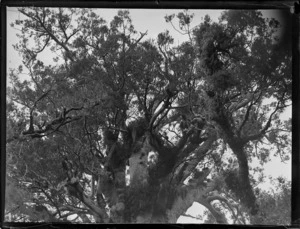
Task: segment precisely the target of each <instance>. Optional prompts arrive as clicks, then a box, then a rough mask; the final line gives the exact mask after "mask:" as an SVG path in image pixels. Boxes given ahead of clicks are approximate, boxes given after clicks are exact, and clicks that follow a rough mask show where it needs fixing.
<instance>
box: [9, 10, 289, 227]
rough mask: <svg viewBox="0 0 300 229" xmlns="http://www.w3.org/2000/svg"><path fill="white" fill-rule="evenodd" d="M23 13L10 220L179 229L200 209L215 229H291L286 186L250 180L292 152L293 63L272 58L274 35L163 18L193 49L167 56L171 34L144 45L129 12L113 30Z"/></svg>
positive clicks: (239, 14)
mask: <svg viewBox="0 0 300 229" xmlns="http://www.w3.org/2000/svg"><path fill="white" fill-rule="evenodd" d="M19 11H20V13H22V14H23V15H24V17H26V19H24V20H16V22H15V23H14V24H13V25H12V26H14V27H17V28H19V29H20V30H21V33H20V34H19V39H20V42H19V43H18V44H16V45H15V46H14V48H15V49H16V50H18V51H19V53H20V55H22V57H23V65H21V66H20V67H19V68H18V69H12V70H11V71H10V83H11V86H10V87H9V88H8V96H7V145H6V149H7V195H6V198H7V205H6V209H7V217H8V220H12V221H22V220H25V221H38V220H45V221H67V220H72V221H74V222H85V223H86V222H98V223H100V222H105V223H108V222H114V223H119V222H126V223H134V222H146V223H149V222H154V223H155V222H170V223H174V222H176V220H177V219H178V217H179V216H180V215H182V214H184V213H185V212H186V210H187V209H188V208H189V207H190V206H191V205H192V204H193V202H194V201H196V202H198V203H200V204H202V205H203V206H205V207H206V208H207V210H208V215H209V216H210V217H212V218H211V220H212V222H216V223H228V222H229V220H230V219H233V222H234V223H257V224H264V223H269V222H270V221H271V220H269V221H268V220H266V219H267V218H268V217H269V219H271V218H272V219H273V218H274V219H275V218H276V220H277V221H276V222H274V223H287V222H288V221H289V211H285V212H282V211H280V206H282V205H283V203H282V202H284V201H288V200H289V186H288V185H285V186H284V187H285V188H283V189H282V190H280V191H278V193H279V194H277V198H274V197H272V196H271V195H269V194H267V193H264V192H259V189H257V188H254V187H255V186H257V185H258V184H259V183H261V182H263V179H258V180H257V179H254V176H253V174H254V173H261V172H262V171H261V170H259V168H260V167H259V166H258V167H252V168H250V166H249V164H250V163H251V161H252V160H259V161H260V164H261V165H263V164H264V163H266V162H267V161H268V160H269V158H270V156H278V157H280V158H281V159H282V160H283V161H286V160H289V155H290V152H291V142H290V141H291V136H290V134H291V127H290V123H291V122H290V120H284V121H282V120H280V118H279V115H280V114H281V113H282V112H283V111H284V110H285V108H286V107H288V106H290V105H291V85H292V77H291V54H290V50H288V49H279V48H278V43H277V41H278V38H276V34H277V35H278V33H276V31H278V30H279V28H280V24H279V22H278V21H276V20H275V19H265V18H263V17H262V14H261V13H260V12H259V11H255V10H249V11H247V10H241V11H234V10H232V11H231V10H229V11H224V12H223V13H222V15H221V17H220V19H219V22H218V23H215V22H213V21H211V20H210V18H209V16H205V18H204V20H203V21H202V22H201V23H200V22H199V25H198V26H196V27H194V28H191V22H192V20H193V15H191V14H189V13H188V11H184V12H180V13H178V14H177V15H168V16H166V17H165V20H166V21H167V22H168V23H171V24H172V25H174V21H175V20H178V21H179V28H176V27H175V26H174V28H175V29H177V30H178V31H179V32H181V33H183V34H186V35H187V36H188V37H189V40H188V41H187V42H184V43H182V44H180V45H177V46H176V45H174V44H173V38H172V37H171V36H170V34H169V32H168V31H164V32H162V33H160V34H159V35H158V37H157V38H156V39H155V40H154V39H148V40H146V35H147V32H145V31H143V32H137V31H136V30H135V29H134V26H133V23H132V21H131V18H130V14H129V11H119V12H118V14H117V15H116V16H115V17H114V18H113V20H112V21H111V22H110V23H107V22H106V21H105V20H104V19H103V18H101V13H100V15H99V14H98V11H95V10H87V9H80V10H79V9H71V8H70V9H62V8H60V9H55V8H53V9H49V8H20V9H19ZM44 53H45V54H46V55H49V58H53V62H52V65H49V64H46V63H43V62H42V61H41V59H40V57H41V56H42V55H43V54H44ZM24 72H25V73H28V77H27V78H24V77H20V75H21V73H24ZM282 182H283V183H284V182H286V181H282ZM257 190H258V191H257ZM11 193H14V195H11ZM216 203H217V204H216ZM272 204H275V205H276V206H278V208H276V212H273V213H271V210H272V209H274V208H273V205H272ZM278 215H281V216H282V217H281V218H278ZM70 216H72V217H71V218H72V219H71V218H70Z"/></svg>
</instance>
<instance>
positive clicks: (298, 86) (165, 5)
mask: <svg viewBox="0 0 300 229" xmlns="http://www.w3.org/2000/svg"><path fill="white" fill-rule="evenodd" d="M0 1H1V0H0ZM17 6H45V7H72V8H84V7H88V8H132V9H134V8H139V9H149V8H150V9H279V10H289V9H290V8H291V7H292V6H295V8H294V10H295V12H298V14H295V13H294V14H293V15H292V47H293V49H292V54H293V62H292V68H293V92H292V103H293V105H292V143H293V144H292V152H293V153H292V217H291V218H292V223H291V225H286V226H265V225H263V226H257V225H249V226H248V225H247V226H241V225H217V224H213V225H210V224H205V225H202V224H200V225H199V224H163V225H162V224H128V225H126V224H87V225H86V224H68V223H66V224H64V223H42V224H40V223H26V224H25V223H3V221H4V202H5V201H4V200H5V196H4V194H5V171H6V169H5V168H6V163H5V161H6V155H5V152H6V150H5V148H6V147H5V145H6V139H5V136H6V66H7V65H6V53H7V48H6V28H7V23H6V20H7V18H6V7H17ZM0 7H1V8H0V12H1V15H0V16H1V17H0V20H1V23H0V32H1V36H0V42H1V44H0V45H1V55H0V64H1V65H0V67H1V68H0V70H1V72H0V73H1V78H0V83H1V84H0V99H1V105H0V112H1V113H0V120H1V122H0V127H1V129H0V130H1V132H0V133H1V134H0V143H1V147H0V149H1V151H0V152H1V154H0V166H1V167H0V168H1V180H0V182H1V183H0V187H1V189H0V195H1V199H0V203H1V205H0V228H1V226H2V227H3V228H11V227H17V228H61V227H63V228H91V227H96V228H132V227H133V228H134V227H138V228H140V227H158V226H163V227H164V228H171V227H172V228H187V227H188V228H201V227H202V228H224V227H225V228H240V227H247V228H263V227H267V228H270V227H272V228H300V186H299V183H300V182H299V181H300V156H299V152H300V149H299V145H300V135H299V130H300V128H299V127H300V112H299V107H300V79H299V64H300V61H299V51H300V44H299V43H300V42H299V40H300V22H299V20H300V14H299V1H298V3H297V2H296V1H226V2H225V1H224V2H222V1H162V0H156V1H91V0H89V1H83V0H82V1H80V0H76V1H73V0H64V1H59V0H49V1H43V0H29V1H22V0H18V1H17V0H16V1H15V0H2V2H0ZM279 169H280V168H279Z"/></svg>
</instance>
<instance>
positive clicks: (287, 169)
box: [7, 7, 291, 223]
mask: <svg viewBox="0 0 300 229" xmlns="http://www.w3.org/2000/svg"><path fill="white" fill-rule="evenodd" d="M118 10H119V9H98V10H97V13H99V15H100V16H101V17H102V18H104V19H105V20H106V21H107V22H110V21H111V20H112V18H113V17H114V16H115V15H116V14H117V11H118ZM222 11H223V10H189V12H191V13H194V19H193V22H192V24H191V27H194V26H196V25H198V24H200V23H201V22H202V20H203V17H204V16H205V15H206V14H208V15H209V16H210V18H211V19H212V20H213V21H215V22H217V21H218V17H219V16H220V14H221V12H222ZM178 12H180V11H179V10H166V9H142V10H141V9H130V15H131V19H132V22H133V25H134V27H135V29H136V30H137V31H138V32H146V31H148V33H147V38H156V37H157V35H158V34H159V33H161V32H164V31H165V30H169V32H170V35H171V36H172V37H173V38H174V44H175V45H177V44H179V43H181V42H183V41H186V40H187V39H188V37H187V35H185V36H184V35H181V34H179V33H178V32H176V31H175V30H174V29H173V28H172V26H171V25H170V24H169V23H167V22H165V19H164V17H165V16H166V15H170V14H173V13H175V14H176V13H178ZM262 13H263V15H264V16H265V17H276V15H277V13H276V12H275V11H272V10H263V11H262ZM16 19H22V14H20V13H19V12H18V11H17V9H16V8H12V7H9V8H7V24H8V26H7V68H8V69H10V68H17V67H18V66H19V65H20V64H22V58H21V56H20V55H19V54H18V53H17V52H16V51H15V50H14V49H13V48H12V45H13V44H16V43H17V42H18V38H17V36H16V33H17V32H18V31H17V30H16V29H14V28H11V27H10V26H9V25H10V24H11V23H12V22H14V21H15V20H16ZM147 38H145V39H147ZM41 59H42V60H43V61H46V62H48V61H50V58H49V56H47V55H44V56H43V57H42V58H41ZM50 62H51V61H50ZM288 117H291V109H288V110H287V111H286V112H285V113H284V115H283V118H288ZM264 171H265V175H266V176H269V175H271V176H273V177H278V176H283V177H286V178H287V179H288V180H291V163H290V162H288V163H287V164H283V163H281V162H280V159H279V158H272V162H269V163H267V164H266V165H264ZM261 188H263V189H266V190H268V189H270V184H268V183H267V182H266V183H265V184H264V185H262V186H261ZM190 212H191V214H192V215H197V214H199V212H201V209H200V208H199V206H198V205H197V204H194V205H193V207H192V208H190ZM189 220H190V221H189ZM178 222H181V223H189V222H190V223H193V222H198V223H199V222H200V221H195V220H192V219H188V218H186V217H183V218H182V217H181V218H180V219H179V220H178Z"/></svg>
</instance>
